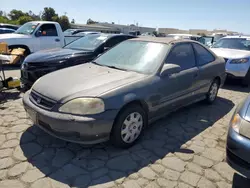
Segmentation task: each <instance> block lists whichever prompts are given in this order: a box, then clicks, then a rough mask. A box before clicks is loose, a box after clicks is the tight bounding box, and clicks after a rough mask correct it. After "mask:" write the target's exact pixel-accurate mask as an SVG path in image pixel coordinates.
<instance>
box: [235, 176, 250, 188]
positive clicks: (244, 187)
mask: <svg viewBox="0 0 250 188" xmlns="http://www.w3.org/2000/svg"><path fill="white" fill-rule="evenodd" d="M232 184H233V185H232V187H233V188H248V187H250V179H247V178H245V177H244V176H241V175H240V174H237V173H235V174H234V176H233V183H232Z"/></svg>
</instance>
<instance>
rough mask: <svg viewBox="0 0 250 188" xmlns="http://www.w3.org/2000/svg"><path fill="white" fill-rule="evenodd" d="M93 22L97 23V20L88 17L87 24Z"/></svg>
mask: <svg viewBox="0 0 250 188" xmlns="http://www.w3.org/2000/svg"><path fill="white" fill-rule="evenodd" d="M95 23H98V22H97V21H94V20H92V19H90V18H89V19H88V20H87V24H95Z"/></svg>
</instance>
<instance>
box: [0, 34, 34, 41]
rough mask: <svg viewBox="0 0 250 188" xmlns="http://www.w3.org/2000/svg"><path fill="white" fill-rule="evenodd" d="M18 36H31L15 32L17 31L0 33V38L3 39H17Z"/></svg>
mask: <svg viewBox="0 0 250 188" xmlns="http://www.w3.org/2000/svg"><path fill="white" fill-rule="evenodd" d="M18 38H22V39H23V38H31V36H30V35H22V34H17V33H8V34H1V35H0V40H4V39H18Z"/></svg>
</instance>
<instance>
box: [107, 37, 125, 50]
mask: <svg viewBox="0 0 250 188" xmlns="http://www.w3.org/2000/svg"><path fill="white" fill-rule="evenodd" d="M124 40H126V38H125V36H116V37H112V38H111V39H109V40H108V41H107V42H106V44H105V45H104V46H105V47H109V48H112V47H113V46H115V45H117V44H118V43H120V42H122V41H124Z"/></svg>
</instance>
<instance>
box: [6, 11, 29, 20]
mask: <svg viewBox="0 0 250 188" xmlns="http://www.w3.org/2000/svg"><path fill="white" fill-rule="evenodd" d="M27 15H28V14H27V13H25V12H23V11H21V10H16V9H13V10H12V11H10V13H9V14H8V16H9V17H10V19H11V20H18V19H19V18H20V17H22V16H27Z"/></svg>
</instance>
